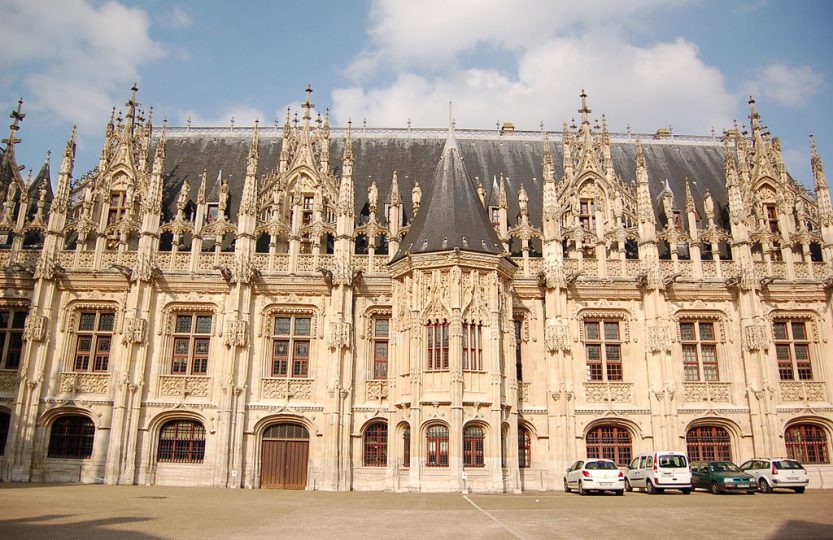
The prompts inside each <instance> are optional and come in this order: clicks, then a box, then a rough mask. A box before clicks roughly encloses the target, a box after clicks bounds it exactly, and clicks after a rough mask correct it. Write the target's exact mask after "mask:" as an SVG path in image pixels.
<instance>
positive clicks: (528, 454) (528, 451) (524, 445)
mask: <svg viewBox="0 0 833 540" xmlns="http://www.w3.org/2000/svg"><path fill="white" fill-rule="evenodd" d="M531 463H532V434H530V433H529V430H528V429H527V428H525V427H523V426H521V427H519V428H518V467H520V468H521V469H526V468H528V467H529V466H530V464H531Z"/></svg>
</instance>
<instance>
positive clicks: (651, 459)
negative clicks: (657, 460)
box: [645, 456, 654, 469]
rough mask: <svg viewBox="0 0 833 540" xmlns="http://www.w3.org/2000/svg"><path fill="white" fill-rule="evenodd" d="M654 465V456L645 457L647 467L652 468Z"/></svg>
mask: <svg viewBox="0 0 833 540" xmlns="http://www.w3.org/2000/svg"><path fill="white" fill-rule="evenodd" d="M653 466H654V456H648V457H646V458H645V468H646V469H650V468H651V467H653Z"/></svg>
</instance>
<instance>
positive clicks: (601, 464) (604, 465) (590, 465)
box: [584, 461, 616, 471]
mask: <svg viewBox="0 0 833 540" xmlns="http://www.w3.org/2000/svg"><path fill="white" fill-rule="evenodd" d="M584 468H585V469H587V470H591V471H592V470H596V469H601V470H606V471H610V470H613V469H615V468H616V464H615V463H613V462H611V461H588V462H587V464H586V465H585V466H584Z"/></svg>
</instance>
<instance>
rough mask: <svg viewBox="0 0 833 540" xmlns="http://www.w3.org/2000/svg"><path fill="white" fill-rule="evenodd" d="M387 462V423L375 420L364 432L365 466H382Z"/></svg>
mask: <svg viewBox="0 0 833 540" xmlns="http://www.w3.org/2000/svg"><path fill="white" fill-rule="evenodd" d="M387 464H388V425H387V424H386V423H385V422H376V423H374V424H371V425H370V426H368V428H367V429H366V430H365V432H364V465H365V467H384V466H385V465H387Z"/></svg>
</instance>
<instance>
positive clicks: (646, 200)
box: [636, 139, 656, 226]
mask: <svg viewBox="0 0 833 540" xmlns="http://www.w3.org/2000/svg"><path fill="white" fill-rule="evenodd" d="M636 197H637V204H638V206H639V222H640V223H641V224H645V225H651V226H653V225H655V224H656V218H655V217H654V209H653V207H652V205H651V192H650V190H649V189H648V167H647V166H646V165H645V154H644V153H643V151H642V143H641V142H640V141H639V139H637V140H636Z"/></svg>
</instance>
